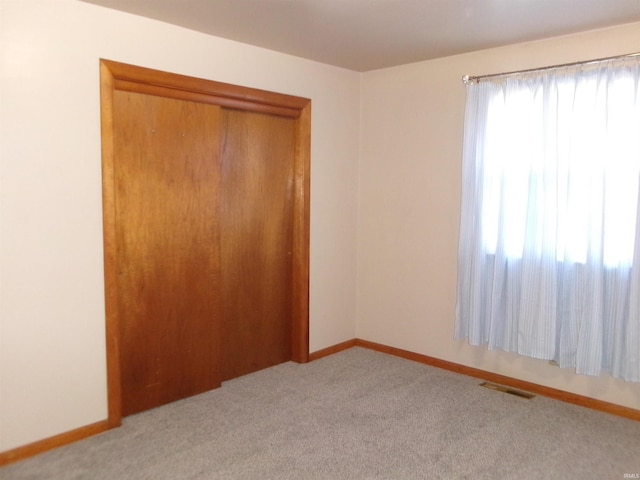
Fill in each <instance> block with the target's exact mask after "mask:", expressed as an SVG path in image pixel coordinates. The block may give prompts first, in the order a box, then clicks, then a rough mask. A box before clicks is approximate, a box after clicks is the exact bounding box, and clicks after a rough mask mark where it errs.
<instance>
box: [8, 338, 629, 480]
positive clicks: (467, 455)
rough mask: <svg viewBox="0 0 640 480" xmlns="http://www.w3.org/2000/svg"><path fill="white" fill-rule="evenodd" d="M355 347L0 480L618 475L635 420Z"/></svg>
mask: <svg viewBox="0 0 640 480" xmlns="http://www.w3.org/2000/svg"><path fill="white" fill-rule="evenodd" d="M479 383H481V382H480V381H478V380H477V379H473V378H470V377H465V376H462V375H458V374H455V373H451V372H447V371H443V370H439V369H436V368H433V367H429V366H425V365H422V364H418V363H414V362H411V361H408V360H403V359H399V358H396V357H392V356H388V355H385V354H382V353H378V352H373V351H369V350H366V349H362V348H352V349H350V350H347V351H345V352H342V353H339V354H336V355H332V356H330V357H327V358H324V359H322V360H318V361H316V362H312V363H310V364H306V365H298V364H294V363H285V364H282V365H279V366H277V367H273V368H270V369H267V370H263V371H261V372H257V373H254V374H251V375H247V376H245V377H242V378H238V379H235V380H232V381H229V382H226V383H225V384H224V385H223V387H222V388H220V389H218V390H214V391H212V392H208V393H205V394H202V395H199V396H196V397H192V398H189V399H186V400H182V401H180V402H176V403H173V404H170V405H167V406H164V407H160V408H157V409H154V410H151V411H148V412H144V413H141V414H138V415H134V416H131V417H128V418H126V419H125V422H124V425H123V427H121V428H119V429H115V430H112V431H109V432H106V433H104V434H101V435H98V436H96V437H93V438H90V439H87V440H83V441H80V442H77V443H75V444H72V445H69V446H66V447H63V448H60V449H58V450H55V451H51V452H47V453H45V454H42V455H40V456H38V457H35V458H32V459H29V460H26V461H23V462H20V463H17V464H14V465H10V466H8V467H5V468H3V469H0V478H1V479H2V480H10V479H11V480H21V479H32V480H35V479H47V480H58V479H59V480H70V479H87V480H89V479H90V480H102V479H104V480H122V479H154V480H162V479H171V480H176V479H193V480H200V479H260V480H263V479H292V480H293V479H295V480H304V479H399V480H400V479H402V480H406V479H474V480H479V479H491V480H495V479H518V480H526V479H536V480H538V479H563V480H564V479H574V478H575V479H580V480H585V479H594V480H596V479H597V480H602V479H623V478H625V477H624V475H625V474H639V473H640V422H635V421H632V420H627V419H623V418H619V417H615V416H612V415H608V414H605V413H600V412H596V411H592V410H588V409H585V408H582V407H578V406H575V405H569V404H565V403H561V402H558V401H554V400H550V399H547V398H544V397H535V398H533V399H531V400H527V399H524V398H520V397H517V396H513V395H509V394H505V393H501V392H497V391H492V390H488V389H486V388H481V387H480V386H478V385H479Z"/></svg>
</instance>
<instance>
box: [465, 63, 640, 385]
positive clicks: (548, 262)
mask: <svg viewBox="0 0 640 480" xmlns="http://www.w3.org/2000/svg"><path fill="white" fill-rule="evenodd" d="M639 183H640V57H627V58H622V59H615V60H608V61H604V62H599V63H597V64H585V65H581V66H571V67H562V68H557V69H550V70H541V71H539V72H528V73H522V74H515V75H514V74H511V75H505V76H502V77H492V78H487V79H482V80H481V81H479V82H475V83H469V84H467V105H466V114H465V139H464V158H463V185H462V212H461V224H460V244H459V251H458V261H459V264H458V295H457V305H456V331H455V336H456V338H467V339H468V341H469V343H470V344H472V345H479V344H484V343H487V344H488V347H489V348H490V349H501V350H505V351H509V352H517V353H520V354H523V355H527V356H530V357H534V358H540V359H547V360H551V359H555V360H556V361H558V363H559V364H560V366H561V367H575V369H576V373H578V374H585V375H599V374H600V373H601V371H608V372H610V373H611V374H612V375H613V376H615V377H619V378H623V379H625V380H627V381H633V382H640V218H639V216H640V195H639Z"/></svg>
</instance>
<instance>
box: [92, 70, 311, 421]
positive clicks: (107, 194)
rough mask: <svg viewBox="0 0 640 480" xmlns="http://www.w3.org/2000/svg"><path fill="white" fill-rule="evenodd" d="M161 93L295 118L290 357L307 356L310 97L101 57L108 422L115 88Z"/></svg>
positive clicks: (112, 376)
mask: <svg viewBox="0 0 640 480" xmlns="http://www.w3.org/2000/svg"><path fill="white" fill-rule="evenodd" d="M116 90H125V91H132V92H137V93H147V94H151V95H161V96H165V97H169V98H175V99H179V100H187V101H195V102H201V103H209V104H214V105H220V106H222V107H227V108H235V109H241V110H246V111H252V112H260V113H268V114H272V115H279V116H284V117H288V118H294V119H296V139H295V146H294V149H295V154H294V157H295V158H294V166H293V169H294V183H295V186H294V206H293V252H292V256H293V262H292V270H293V271H292V276H293V302H292V305H291V309H292V319H293V324H292V335H291V347H292V348H291V351H292V360H293V361H295V362H298V363H305V362H308V361H309V201H310V196H309V186H310V148H311V100H309V99H306V98H301V97H295V96H291V95H284V94H280V93H275V92H268V91H265V90H258V89H254V88H245V87H241V86H237V85H230V84H227V83H221V82H214V81H211V80H205V79H199V78H193V77H188V76H184V75H177V74H173V73H168V72H162V71H158V70H152V69H148V68H143V67H137V66H134V65H128V64H124V63H119V62H114V61H111V60H104V59H101V60H100V106H101V135H102V205H103V207H102V208H103V232H104V233H103V236H104V276H105V334H106V350H107V396H108V398H107V401H108V418H107V425H108V426H109V428H113V427H117V426H119V425H120V424H121V421H122V399H121V395H122V392H121V384H120V375H121V374H120V360H119V339H118V336H119V334H118V332H119V328H118V327H119V318H118V298H117V288H116V287H117V271H116V258H117V257H116V255H117V241H116V211H115V176H114V145H113V140H114V128H113V121H114V118H113V92H114V91H116Z"/></svg>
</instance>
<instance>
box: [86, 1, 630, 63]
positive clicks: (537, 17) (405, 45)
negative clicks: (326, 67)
mask: <svg viewBox="0 0 640 480" xmlns="http://www.w3.org/2000/svg"><path fill="white" fill-rule="evenodd" d="M84 1H86V2H87V3H93V4H96V5H102V6H105V7H109V8H114V9H117V10H121V11H124V12H129V13H133V14H136V15H142V16H144V17H149V18H153V19H156V20H160V21H163V22H167V23H172V24H175V25H179V26H182V27H186V28H189V29H191V30H196V31H199V32H204V33H208V34H211V35H215V36H218V37H223V38H227V39H230V40H236V41H239V42H243V43H248V44H250V45H256V46H259V47H264V48H267V49H270V50H276V51H280V52H284V53H288V54H291V55H296V56H299V57H303V58H308V59H311V60H316V61H318V62H323V63H328V64H331V65H336V66H340V67H344V68H348V69H351V70H357V71H366V70H373V69H378V68H384V67H390V66H394V65H403V64H406V63H412V62H417V61H421V60H428V59H432V58H437V57H443V56H448V55H454V54H458V53H463V52H468V51H473V50H480V49H484V48H491V47H497V46H501V45H507V44H511V43H519V42H523V41H529V40H537V39H540V38H546V37H553V36H558V35H565V34H570V33H575V32H579V31H584V30H592V29H596V28H602V27H608V26H612V25H618V24H623V23H630V22H638V21H640V0H84ZM629 53H631V52H629Z"/></svg>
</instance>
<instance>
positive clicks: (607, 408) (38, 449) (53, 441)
mask: <svg viewBox="0 0 640 480" xmlns="http://www.w3.org/2000/svg"><path fill="white" fill-rule="evenodd" d="M353 347H362V348H367V349H369V350H375V351H377V352H381V353H386V354H388V355H394V356H396V357H400V358H404V359H406V360H412V361H414V362H419V363H422V364H425V365H429V366H432V367H436V368H442V369H443V370H449V371H451V372H455V373H460V374H462V375H467V376H469V377H474V378H478V379H481V380H484V381H488V382H493V383H498V384H500V385H504V386H507V387H513V388H517V389H519V390H524V391H527V392H530V393H535V394H536V395H541V396H544V397H549V398H553V399H555V400H560V401H562V402H567V403H572V404H574V405H579V406H581V407H585V408H590V409H592V410H598V411H601V412H605V413H610V414H612V415H617V416H619V417H624V418H628V419H631V420H636V421H640V410H636V409H633V408H629V407H623V406H621V405H616V404H615V403H609V402H604V401H602V400H596V399H594V398H590V397H585V396H583V395H578V394H576V393H570V392H565V391H563V390H558V389H555V388H551V387H545V386H542V385H538V384H536V383H531V382H526V381H524V380H518V379H517V378H511V377H507V376H504V375H499V374H497V373H492V372H487V371H486V370H480V369H479V368H473V367H467V366H465V365H460V364H458V363H454V362H449V361H447V360H441V359H439V358H434V357H429V356H428V355H422V354H420V353H414V352H410V351H408V350H402V349H400V348H395V347H390V346H388V345H383V344H381V343H375V342H370V341H368V340H361V339H359V338H354V339H351V340H347V341H346V342H341V343H338V344H336V345H333V346H331V347H327V348H323V349H321V350H318V351H315V352H313V353H310V354H309V361H310V362H311V361H314V360H319V359H321V358H324V357H328V356H329V355H333V354H335V353H339V352H342V351H344V350H348V349H350V348H353ZM116 426H118V425H112V424H111V422H110V421H109V420H103V421H101V422H97V423H93V424H91V425H86V426H84V427H80V428H77V429H75V430H71V431H69V432H65V433H61V434H59V435H55V436H53V437H49V438H45V439H43V440H39V441H37V442H34V443H30V444H28V445H24V446H22V447H17V448H14V449H12V450H7V451H6V452H0V467H3V466H5V465H8V464H10V463H13V462H17V461H20V460H24V459H26V458H29V457H33V456H35V455H38V454H40V453H44V452H46V451H48V450H52V449H54V448H58V447H61V446H63V445H67V444H69V443H73V442H76V441H78V440H82V439H84V438H87V437H91V436H93V435H97V434H99V433H102V432H106V431H107V430H110V429H111V428H114V427H116Z"/></svg>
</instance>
